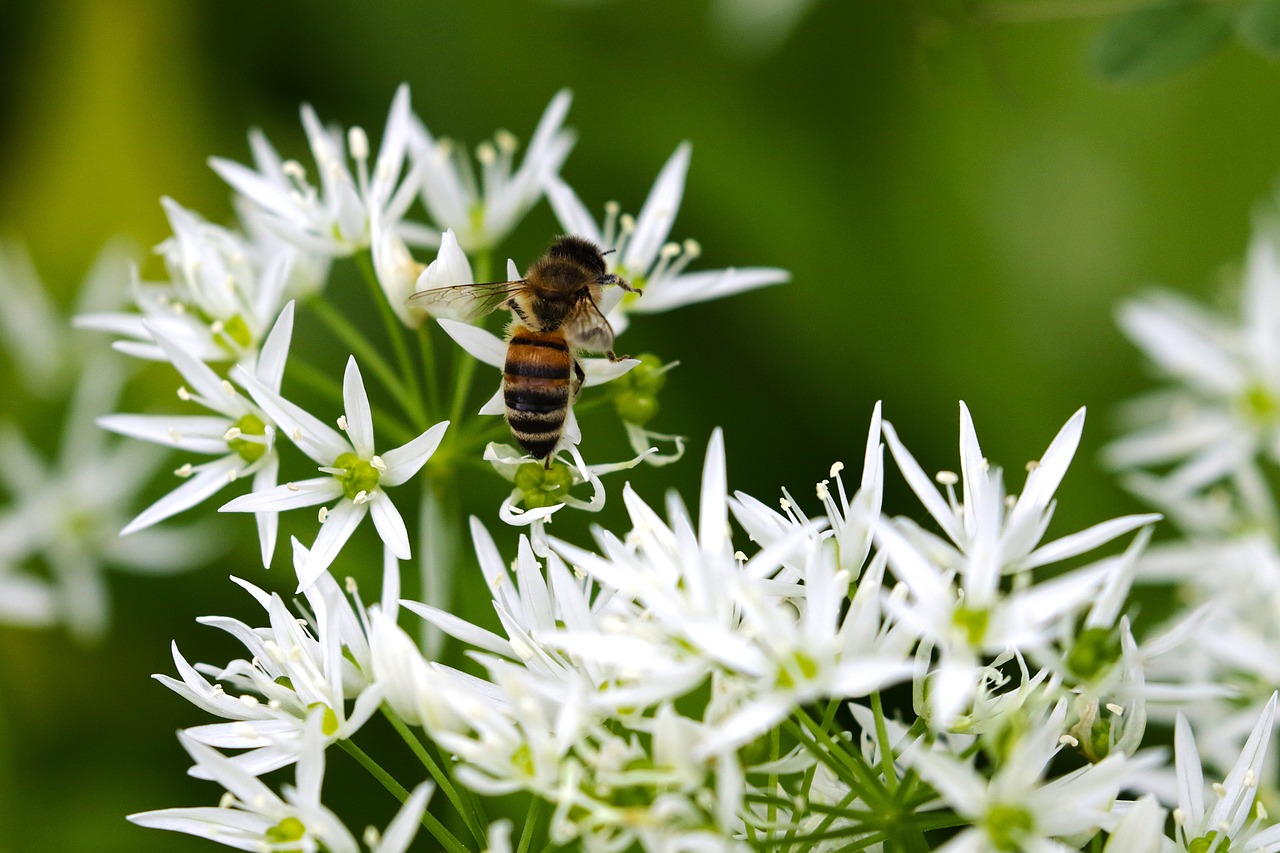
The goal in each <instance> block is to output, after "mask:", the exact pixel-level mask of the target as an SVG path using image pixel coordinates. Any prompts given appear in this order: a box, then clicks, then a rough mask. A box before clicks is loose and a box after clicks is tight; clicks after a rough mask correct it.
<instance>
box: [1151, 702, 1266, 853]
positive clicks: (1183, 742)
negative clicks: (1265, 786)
mask: <svg viewBox="0 0 1280 853" xmlns="http://www.w3.org/2000/svg"><path fill="white" fill-rule="evenodd" d="M1275 712H1276V695H1275V694H1272V696H1271V700H1270V701H1269V702H1268V703H1267V706H1266V708H1264V709H1263V711H1262V715H1261V716H1260V717H1259V718H1258V722H1257V724H1256V725H1255V726H1254V727H1253V731H1252V732H1251V733H1250V734H1249V739H1248V741H1247V742H1246V743H1245V745H1244V750H1243V751H1242V752H1241V753H1240V757H1239V758H1238V759H1237V760H1236V762H1235V766H1233V767H1232V768H1231V772H1229V773H1228V774H1227V777H1226V779H1225V780H1224V781H1223V782H1222V784H1221V785H1215V786H1214V787H1213V791H1214V795H1215V797H1216V802H1214V803H1213V805H1212V807H1210V808H1208V809H1207V810H1206V806H1205V798H1204V795H1205V781H1204V773H1203V771H1202V770H1201V767H1200V755H1199V752H1198V751H1197V749H1196V741H1195V737H1194V736H1193V735H1192V734H1191V727H1190V726H1189V725H1188V724H1187V721H1186V718H1184V717H1182V716H1181V715H1179V717H1178V722H1177V727H1176V730H1175V732H1174V749H1175V759H1174V760H1175V765H1176V769H1177V774H1178V807H1177V809H1175V810H1174V813H1173V820H1174V833H1175V835H1176V837H1177V840H1178V843H1179V845H1180V849H1183V850H1200V849H1205V850H1225V849H1227V848H1228V847H1229V848H1230V849H1231V850H1239V851H1242V853H1274V851H1277V850H1280V826H1270V827H1267V828H1263V826H1262V824H1263V822H1264V821H1265V820H1266V811H1265V809H1263V807H1262V803H1261V801H1259V800H1258V785H1259V784H1261V783H1262V781H1263V777H1262V765H1263V760H1264V758H1265V756H1266V753H1267V744H1268V741H1270V739H1271V727H1272V722H1273V720H1274V719H1275ZM1250 818H1252V820H1251V819H1250Z"/></svg>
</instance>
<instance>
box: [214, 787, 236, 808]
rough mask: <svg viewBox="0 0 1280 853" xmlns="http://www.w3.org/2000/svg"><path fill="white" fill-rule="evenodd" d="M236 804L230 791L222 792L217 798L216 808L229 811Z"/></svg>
mask: <svg viewBox="0 0 1280 853" xmlns="http://www.w3.org/2000/svg"><path fill="white" fill-rule="evenodd" d="M235 804H236V795H235V794H233V793H231V792H230V791H224V792H223V794H222V796H221V797H219V798H218V808H220V809H229V808H231V807H232V806H234V805H235Z"/></svg>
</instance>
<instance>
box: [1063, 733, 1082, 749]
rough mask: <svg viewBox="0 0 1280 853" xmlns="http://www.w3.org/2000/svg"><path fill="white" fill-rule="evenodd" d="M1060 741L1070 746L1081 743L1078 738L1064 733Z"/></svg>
mask: <svg viewBox="0 0 1280 853" xmlns="http://www.w3.org/2000/svg"><path fill="white" fill-rule="evenodd" d="M1058 743H1060V744H1062V745H1063V746H1070V747H1077V746H1079V745H1080V741H1078V740H1076V739H1075V738H1074V737H1072V736H1071V735H1063V736H1062V737H1060V738H1058Z"/></svg>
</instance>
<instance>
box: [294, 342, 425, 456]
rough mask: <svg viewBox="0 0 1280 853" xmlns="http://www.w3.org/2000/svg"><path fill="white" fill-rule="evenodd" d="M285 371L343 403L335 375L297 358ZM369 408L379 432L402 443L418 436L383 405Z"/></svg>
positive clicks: (302, 382)
mask: <svg viewBox="0 0 1280 853" xmlns="http://www.w3.org/2000/svg"><path fill="white" fill-rule="evenodd" d="M284 371H285V375H286V376H288V377H289V378H290V379H291V380H293V381H296V382H298V383H299V384H300V385H304V386H306V387H307V388H310V389H311V390H312V391H315V392H316V393H318V394H320V395H322V396H323V397H324V398H325V399H327V400H330V401H331V402H334V403H337V404H338V405H339V406H341V405H342V386H341V385H339V384H338V383H337V382H334V381H333V377H331V376H330V375H329V374H327V373H325V372H324V371H321V370H317V369H316V368H315V367H313V366H312V365H310V364H307V363H306V362H305V361H300V360H299V359H296V358H295V359H290V360H289V363H288V364H287V365H285V368H284ZM369 409H370V411H371V412H373V420H374V423H376V424H377V425H378V431H379V432H381V433H385V434H387V435H389V436H390V437H391V438H393V439H394V440H395V441H398V442H399V443H401V444H404V443H406V442H408V441H411V440H412V439H414V438H417V436H418V433H416V432H414V431H413V430H412V429H410V428H409V427H407V426H405V424H404V422H403V421H402V420H401V419H400V417H399V416H398V415H395V414H392V413H391V412H389V411H387V410H386V409H384V408H382V407H381V406H376V405H373V404H372V403H371V404H370V406H369Z"/></svg>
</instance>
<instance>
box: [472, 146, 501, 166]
mask: <svg viewBox="0 0 1280 853" xmlns="http://www.w3.org/2000/svg"><path fill="white" fill-rule="evenodd" d="M476 159H477V160H479V161H480V165H481V166H492V165H493V164H494V163H495V162H496V161H497V159H498V152H497V151H495V150H494V147H493V143H491V142H481V143H480V144H479V145H477V146H476Z"/></svg>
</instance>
